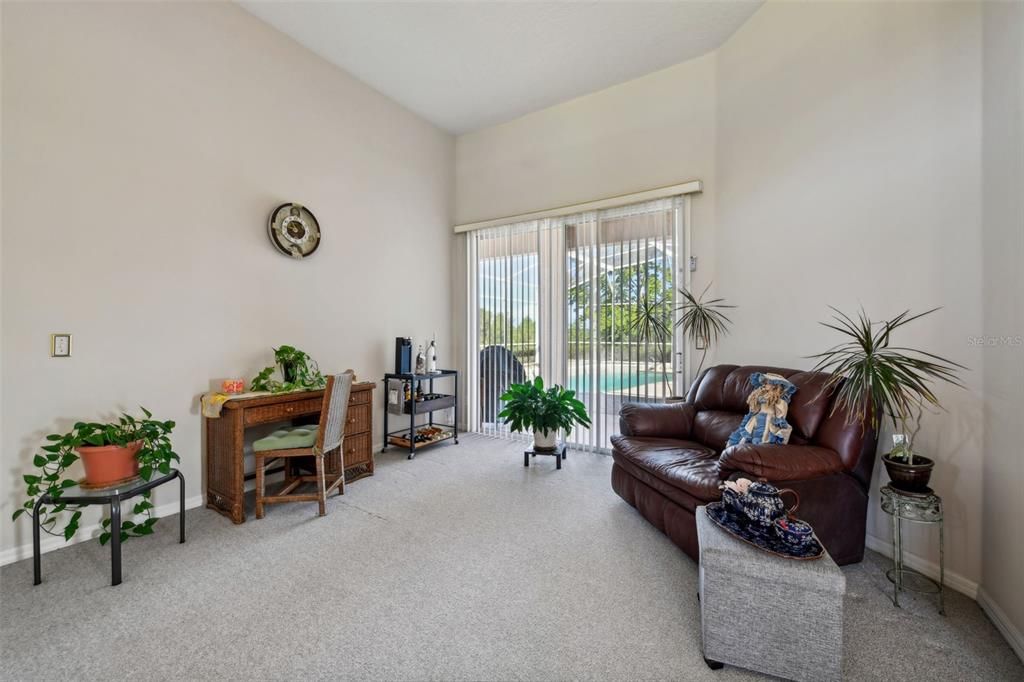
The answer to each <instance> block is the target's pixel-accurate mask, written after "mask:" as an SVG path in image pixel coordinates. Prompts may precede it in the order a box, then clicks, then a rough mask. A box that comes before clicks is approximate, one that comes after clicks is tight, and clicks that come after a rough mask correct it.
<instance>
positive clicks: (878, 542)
mask: <svg viewBox="0 0 1024 682" xmlns="http://www.w3.org/2000/svg"><path fill="white" fill-rule="evenodd" d="M864 544H865V545H866V546H867V548H868V549H870V550H874V551H875V552H878V553H879V554H881V555H883V556H886V557H889V558H890V559H891V558H892V542H891V541H889V540H883V539H881V538H879V537H876V536H874V535H871V534H870V533H868V534H867V536H866V537H865V543H864ZM903 563H905V564H906V565H907V566H909V567H910V568H912V569H914V570H915V571H920V572H921V573H924V574H925V575H926V576H928V577H929V578H932V579H933V580H938V579H939V565H938V564H935V563H932V562H931V561H929V560H928V559H925V558H923V557H920V556H918V555H916V554H912V553H911V552H908V551H906V550H903ZM944 583H945V586H946V587H948V588H949V589H951V590H956V591H957V592H959V593H960V594H963V595H966V596H968V597H970V598H971V599H977V598H978V583H976V582H974V581H973V580H969V579H967V578H965V577H964V576H962V575H960V574H959V573H956V572H954V571H951V570H949V569H948V568H947V569H946V575H945V580H944Z"/></svg>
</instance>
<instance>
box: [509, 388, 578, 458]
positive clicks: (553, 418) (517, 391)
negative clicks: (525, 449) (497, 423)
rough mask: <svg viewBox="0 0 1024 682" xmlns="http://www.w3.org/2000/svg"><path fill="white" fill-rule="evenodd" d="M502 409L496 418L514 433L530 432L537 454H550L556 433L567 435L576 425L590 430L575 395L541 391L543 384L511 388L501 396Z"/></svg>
mask: <svg viewBox="0 0 1024 682" xmlns="http://www.w3.org/2000/svg"><path fill="white" fill-rule="evenodd" d="M501 400H502V401H503V402H504V403H505V409H503V410H502V411H501V412H499V413H498V418H499V419H501V420H502V421H503V423H505V424H508V425H509V427H510V428H511V429H512V431H514V432H523V431H526V430H527V429H532V430H533V444H534V447H535V448H537V449H538V450H554V449H555V446H556V444H557V440H558V433H559V431H565V432H567V433H568V432H569V431H571V430H572V427H573V426H574V425H576V424H579V425H580V426H583V427H585V428H590V417H589V416H588V415H587V407H586V405H584V404H583V403H582V402H580V401H579V400H577V398H576V391H572V390H569V389H566V388H562V387H561V386H552V387H551V388H549V389H545V388H544V380H543V379H541V378H540V377H537V378H536V379H534V380H533V381H527V382H524V383H521V384H512V385H511V386H509V387H508V390H507V391H505V393H504V395H502V396H501Z"/></svg>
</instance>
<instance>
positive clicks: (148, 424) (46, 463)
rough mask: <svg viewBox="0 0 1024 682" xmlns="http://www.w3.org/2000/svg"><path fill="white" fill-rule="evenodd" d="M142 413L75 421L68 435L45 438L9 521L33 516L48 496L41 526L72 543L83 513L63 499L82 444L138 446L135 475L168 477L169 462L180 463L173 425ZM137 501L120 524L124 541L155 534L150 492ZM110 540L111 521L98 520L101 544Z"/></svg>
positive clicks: (41, 513)
mask: <svg viewBox="0 0 1024 682" xmlns="http://www.w3.org/2000/svg"><path fill="white" fill-rule="evenodd" d="M140 409H141V410H142V412H143V414H144V415H146V416H145V418H143V419H137V418H136V417H133V416H132V415H130V414H127V413H122V414H121V416H120V417H118V419H117V421H116V422H108V423H97V422H77V423H76V424H75V425H74V427H72V429H71V430H70V431H68V432H67V433H63V434H61V433H51V434H50V435H48V436H47V437H46V440H47V445H44V446H42V448H41V450H42V452H40V453H39V454H37V455H35V456H34V457H33V458H32V465H33V466H34V467H35V469H36V471H35V473H32V474H25V475H24V476H23V477H22V478H23V480H24V481H25V487H26V494H27V495H28V499H27V500H25V502H24V504H22V506H21V509H18V510H17V511H15V512H14V515H13V519H15V520H16V519H17V518H18V517H19V516H21V515H22V514H28V515H30V516H31V515H32V514H33V511H34V509H35V505H36V502H37V501H38V500H39V498H40V497H42V496H43V495H48V496H49V497H50V499H51V500H53V502H52V504H43V505H41V506H40V507H39V517H40V518H39V527H40V528H42V529H43V530H44V531H46V532H47V533H49V534H50V535H56V536H58V537H61V536H62V537H63V538H64V539H65V540H70V539H71V538H72V537H73V536H74V535H75V533H76V532H78V528H79V520H80V519H81V518H82V512H81V510H80V509H79V507H78V506H76V505H68V504H65V503H64V502H62V501H61V495H62V494H63V493H64V491H65V490H67V489H68V488H71V487H73V486H75V485H76V484H77V483H78V482H77V481H76V480H75V479H73V478H70V477H69V476H68V473H67V471H68V468H69V467H71V465H73V464H74V463H75V462H77V461H78V459H79V455H78V448H80V447H83V446H86V447H88V446H105V445H116V446H120V447H126V446H129V445H131V444H133V443H140V444H141V447H140V448H139V451H138V452H137V453H136V455H135V458H136V459H137V460H138V462H139V476H140V477H141V478H142V479H143V480H146V481H148V480H149V479H150V478H152V476H153V474H154V473H155V472H160V473H161V474H167V473H170V471H171V463H172V462H177V461H180V458H179V457H178V455H177V454H176V453H175V452H174V450H173V449H172V446H171V439H170V434H171V431H173V430H174V422H173V421H160V420H157V419H153V418H152V417H153V414H152V413H151V412H150V411H149V410H147V409H146V408H144V407H142V408H140ZM141 497H142V499H141V500H140V501H139V502H137V503H136V504H135V505H134V507H133V508H132V514H133V518H131V519H129V520H127V521H124V522H123V523H122V524H121V541H122V542H124V541H125V540H127V539H128V538H131V537H140V536H143V535H150V534H151V533H152V532H153V526H154V525H155V524H156V517H155V516H153V503H152V502H151V501H150V493H149V491H147V492H145V493H143V494H142V496H141ZM68 514H70V516H68ZM109 541H110V518H109V517H107V518H105V519H103V522H102V532H101V533H100V544H103V545H105V544H107V542H109Z"/></svg>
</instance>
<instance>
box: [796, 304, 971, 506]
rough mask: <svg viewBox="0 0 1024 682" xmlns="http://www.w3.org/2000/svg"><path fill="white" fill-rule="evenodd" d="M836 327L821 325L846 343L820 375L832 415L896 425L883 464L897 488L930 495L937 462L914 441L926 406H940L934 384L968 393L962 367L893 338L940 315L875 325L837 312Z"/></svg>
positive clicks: (829, 355)
mask: <svg viewBox="0 0 1024 682" xmlns="http://www.w3.org/2000/svg"><path fill="white" fill-rule="evenodd" d="M832 310H834V311H835V313H836V314H835V316H833V321H832V322H822V323H821V324H823V325H824V326H826V327H828V328H829V329H833V330H835V331H837V332H839V333H840V334H842V335H843V336H845V337H846V340H845V341H844V342H843V343H840V344H839V345H837V346H834V347H832V348H830V349H829V350H827V351H825V352H824V353H819V354H817V355H813V356H811V357H812V358H815V359H817V360H818V364H817V365H816V366H815V368H814V369H815V371H823V372H830V373H831V374H832V376H831V377H830V378H829V380H828V381H827V382H826V383H825V385H824V386H823V388H822V393H828V392H830V391H832V390H835V391H836V397H835V402H834V403H833V407H832V410H833V412H835V410H846V411H847V414H848V415H849V420H850V421H851V422H860V423H861V424H863V425H870V426H871V427H872V428H874V429H877V428H878V426H879V424H880V422H881V419H882V418H883V417H884V415H888V417H889V418H890V419H891V420H892V426H893V430H894V431H895V433H894V435H893V449H892V450H891V451H890V452H888V453H886V454H885V455H883V456H882V462H883V463H884V464H885V469H886V471H887V472H888V473H889V478H890V479H891V480H892V483H893V485H894V486H895V487H897V488H900V489H902V490H906V491H910V492H920V491H923V490H926V489H927V487H928V481H929V479H930V478H931V474H932V468H933V467H934V466H935V462H934V461H933V460H931V459H929V458H928V457H924V456H922V455H919V454H917V453H916V452H914V449H913V448H914V443H913V438H914V437H915V436H916V435H917V432H918V430H919V429H920V426H921V414H922V412H923V411H924V408H925V407H926V406H927V405H932V406H935V407H941V405H940V404H939V399H938V398H937V397H936V396H935V393H933V392H932V390H931V388H930V384H931V383H932V382H934V381H940V382H945V383H948V384H952V385H954V386H959V387H961V388H963V384H962V383H961V382H960V380H959V379H958V378H957V376H956V372H957V370H961V369H966V367H964V366H963V365H960V364H957V363H955V362H953V361H951V360H946V359H945V358H941V357H939V356H937V355H933V354H932V353H927V352H925V351H921V350H915V349H913V348H906V347H903V346H893V345H891V344H890V341H891V337H892V333H893V332H894V331H896V330H897V329H899V328H900V327H902V326H903V325H906V324H909V323H910V322H913V321H914V320H917V319H919V318H922V317H924V316H925V315H930V314H931V313H933V312H935V311H936V310H938V308H933V309H931V310H928V311H925V312H923V313H920V314H917V315H911V314H910V311H909V310H906V311H904V312H902V313H900V314H899V315H897V316H896V317H894V318H892V319H891V320H884V321H882V322H877V323H876V322H872V321H871V319H870V318H868V316H867V314H866V313H865V312H864V311H863V310H861V311H860V313H859V315H858V319H856V320H854V319H852V318H851V317H849V316H848V315H846V314H844V313H842V312H840V311H838V310H836V309H835V308H832Z"/></svg>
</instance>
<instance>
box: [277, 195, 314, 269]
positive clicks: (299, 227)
mask: <svg viewBox="0 0 1024 682" xmlns="http://www.w3.org/2000/svg"><path fill="white" fill-rule="evenodd" d="M267 234H268V236H269V237H270V243H271V244H273V245H274V247H275V248H276V249H277V250H278V251H280V252H281V253H283V254H284V255H286V256H291V257H292V258H305V257H306V256H309V255H312V253H313V252H314V251H316V249H317V247H318V246H320V223H318V222H317V221H316V216H314V215H313V213H312V212H311V211H310V210H309V209H308V208H306V207H305V206H302V205H301V204H281V205H280V206H278V207H277V208H275V209H274V212H273V213H271V214H270V221H269V222H268V223H267Z"/></svg>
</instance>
